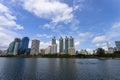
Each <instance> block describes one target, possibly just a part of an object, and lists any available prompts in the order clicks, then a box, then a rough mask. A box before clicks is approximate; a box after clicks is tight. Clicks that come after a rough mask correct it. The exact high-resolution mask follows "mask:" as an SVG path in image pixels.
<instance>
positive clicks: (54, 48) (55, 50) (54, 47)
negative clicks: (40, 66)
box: [51, 44, 57, 54]
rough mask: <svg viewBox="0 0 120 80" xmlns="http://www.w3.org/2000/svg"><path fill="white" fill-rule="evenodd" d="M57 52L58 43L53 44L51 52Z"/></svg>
mask: <svg viewBox="0 0 120 80" xmlns="http://www.w3.org/2000/svg"><path fill="white" fill-rule="evenodd" d="M56 53H57V44H52V46H51V54H56Z"/></svg>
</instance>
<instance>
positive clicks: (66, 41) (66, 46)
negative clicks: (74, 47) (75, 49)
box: [65, 36, 69, 54]
mask: <svg viewBox="0 0 120 80" xmlns="http://www.w3.org/2000/svg"><path fill="white" fill-rule="evenodd" d="M68 40H69V38H68V37H67V36H66V38H65V53H66V54H67V53H68V47H69V41H68Z"/></svg>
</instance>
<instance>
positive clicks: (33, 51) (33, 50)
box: [30, 39, 40, 55]
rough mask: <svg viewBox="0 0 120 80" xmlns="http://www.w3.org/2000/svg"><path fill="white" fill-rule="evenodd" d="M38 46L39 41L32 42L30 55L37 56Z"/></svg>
mask: <svg viewBox="0 0 120 80" xmlns="http://www.w3.org/2000/svg"><path fill="white" fill-rule="evenodd" d="M39 45H40V41H39V40H37V39H34V40H32V44H31V51H30V55H38V54H39Z"/></svg>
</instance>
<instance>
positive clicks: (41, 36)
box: [37, 34, 52, 38]
mask: <svg viewBox="0 0 120 80" xmlns="http://www.w3.org/2000/svg"><path fill="white" fill-rule="evenodd" d="M37 37H39V38H51V37H52V35H48V34H37Z"/></svg>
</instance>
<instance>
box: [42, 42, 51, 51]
mask: <svg viewBox="0 0 120 80" xmlns="http://www.w3.org/2000/svg"><path fill="white" fill-rule="evenodd" d="M50 45H51V42H50V41H49V42H43V41H42V42H40V49H45V48H47V47H48V46H50Z"/></svg>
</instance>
